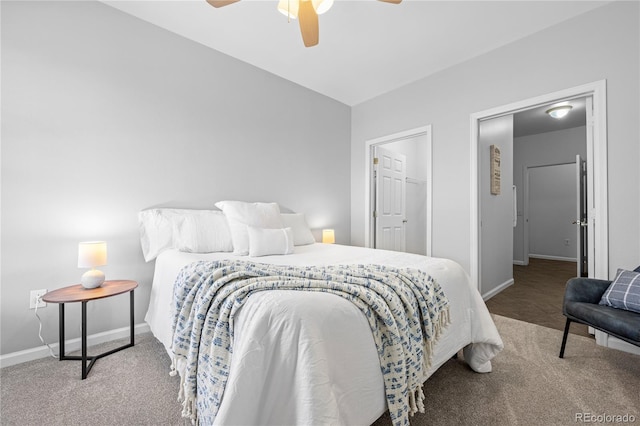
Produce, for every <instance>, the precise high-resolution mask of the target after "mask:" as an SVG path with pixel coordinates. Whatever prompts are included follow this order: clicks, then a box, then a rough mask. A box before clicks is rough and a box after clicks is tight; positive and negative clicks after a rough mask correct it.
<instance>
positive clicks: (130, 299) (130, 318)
mask: <svg viewBox="0 0 640 426" xmlns="http://www.w3.org/2000/svg"><path fill="white" fill-rule="evenodd" d="M133 305H134V303H133V290H131V292H129V330H130V333H131V339H130V340H131V346H133V345H134V334H135V333H134V327H135V324H134V315H133Z"/></svg>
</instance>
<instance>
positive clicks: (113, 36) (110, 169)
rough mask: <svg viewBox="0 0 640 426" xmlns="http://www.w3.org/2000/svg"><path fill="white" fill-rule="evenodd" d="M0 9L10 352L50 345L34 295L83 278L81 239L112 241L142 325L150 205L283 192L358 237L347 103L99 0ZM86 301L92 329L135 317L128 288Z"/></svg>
mask: <svg viewBox="0 0 640 426" xmlns="http://www.w3.org/2000/svg"><path fill="white" fill-rule="evenodd" d="M1 7H2V211H1V213H2V244H1V249H2V275H1V279H2V283H1V291H2V302H1V312H2V313H1V320H2V329H1V331H2V333H1V334H2V340H1V346H2V348H1V353H2V354H6V353H10V352H14V351H18V350H22V349H27V348H33V347H36V346H39V345H40V342H39V340H38V337H37V333H38V329H37V321H36V318H35V316H34V313H33V311H32V310H29V309H28V295H29V291H30V290H34V289H41V288H47V289H50V290H51V289H55V288H58V287H63V286H66V285H70V284H74V283H77V282H79V279H80V275H81V274H82V272H83V271H82V270H80V269H78V268H77V244H78V242H80V241H85V240H93V239H104V240H106V241H107V243H108V265H107V266H106V267H104V268H103V270H104V271H105V273H106V275H107V279H109V278H111V279H117V278H121V279H134V280H137V281H138V282H139V283H140V287H139V289H138V290H137V291H136V322H137V323H140V322H142V321H143V317H144V314H145V312H146V308H147V305H148V298H149V291H150V284H151V278H152V273H153V263H149V264H146V263H144V260H143V258H142V254H141V251H140V245H139V240H138V226H137V216H136V215H137V213H138V211H139V210H141V209H145V208H148V207H151V206H157V205H165V206H169V205H170V206H185V207H208V208H212V207H213V203H214V202H215V201H218V200H222V199H242V200H252V201H276V202H278V203H280V204H281V205H283V206H286V207H288V208H290V209H293V210H296V211H302V212H305V213H307V215H308V221H309V223H310V226H311V227H312V228H316V229H320V228H322V227H332V228H335V230H336V239H337V242H339V243H348V242H349V239H350V223H349V197H350V194H349V187H348V185H347V184H346V183H347V182H348V181H349V137H350V109H349V107H347V106H345V105H343V104H341V103H338V102H336V101H333V100H331V99H329V98H327V97H324V96H321V95H319V94H317V93H315V92H312V91H309V90H306V89H304V88H302V87H300V86H297V85H295V84H292V83H291V82H288V81H286V80H283V79H281V78H278V77H276V76H274V75H272V74H269V73H266V72H264V71H261V70H259V69H257V68H254V67H252V66H249V65H247V64H245V63H243V62H240V61H237V60H235V59H232V58H230V57H228V56H226V55H223V54H220V53H218V52H215V51H213V50H211V49H208V48H205V47H203V46H201V45H199V44H196V43H193V42H191V41H188V40H186V39H183V38H181V37H179V36H176V35H175V34H172V33H170V32H168V31H165V30H162V29H160V28H158V27H155V26H153V25H150V24H148V23H145V22H143V21H141V20H138V19H136V18H133V17H131V16H128V15H126V14H124V13H122V12H120V11H117V10H115V9H113V8H111V7H108V6H105V5H103V4H101V3H98V2H86V1H82V2H15V3H14V2H10V1H3V2H2V3H1ZM326 123H331V125H330V126H328V125H327V124H326ZM328 164H330V165H331V166H330V167H327V165H328ZM316 237H317V236H316ZM119 297H123V296H119ZM88 308H89V309H88V315H89V319H90V321H89V333H96V332H100V331H105V330H111V329H115V328H119V327H124V326H125V325H126V324H127V316H128V309H127V303H126V298H125V299H124V300H123V299H121V300H117V299H116V298H113V299H109V300H104V301H100V302H95V303H90V304H89V306H88ZM68 311H69V315H68V317H69V318H68V324H69V327H68V328H67V336H68V337H69V338H74V337H78V336H79V328H80V321H79V320H78V317H79V314H78V311H79V307H78V306H73V305H72V306H70V307H69V309H68ZM39 313H40V314H41V316H42V318H43V321H44V329H43V332H44V336H45V338H47V340H49V341H52V342H55V341H57V323H58V318H57V313H58V310H57V306H55V305H49V306H48V307H47V308H45V309H43V310H42V311H40V312H39Z"/></svg>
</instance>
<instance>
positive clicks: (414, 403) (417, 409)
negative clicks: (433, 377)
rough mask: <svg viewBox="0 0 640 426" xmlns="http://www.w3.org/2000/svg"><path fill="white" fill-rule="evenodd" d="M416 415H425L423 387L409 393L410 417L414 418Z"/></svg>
mask: <svg viewBox="0 0 640 426" xmlns="http://www.w3.org/2000/svg"><path fill="white" fill-rule="evenodd" d="M416 413H424V392H423V391H422V386H418V388H417V389H415V390H413V391H412V392H409V415H410V416H413V415H414V414H416Z"/></svg>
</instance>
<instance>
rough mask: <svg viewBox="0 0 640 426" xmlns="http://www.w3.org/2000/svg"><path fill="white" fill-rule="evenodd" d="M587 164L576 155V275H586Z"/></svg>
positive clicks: (587, 269)
mask: <svg viewBox="0 0 640 426" xmlns="http://www.w3.org/2000/svg"><path fill="white" fill-rule="evenodd" d="M586 179H587V164H586V162H585V161H584V160H583V159H582V158H581V157H580V155H576V195H577V197H576V198H577V203H576V220H575V221H574V222H573V224H574V225H576V249H577V253H576V259H577V262H576V263H577V265H578V267H577V275H576V276H578V277H586V276H587V275H588V271H589V268H588V259H587V253H588V251H587V226H588V222H587V185H586Z"/></svg>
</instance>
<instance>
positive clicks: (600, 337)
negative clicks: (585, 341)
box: [594, 330, 640, 355]
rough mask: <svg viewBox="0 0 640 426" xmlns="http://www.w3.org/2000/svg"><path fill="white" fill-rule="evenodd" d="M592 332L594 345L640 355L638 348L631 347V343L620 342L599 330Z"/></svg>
mask: <svg viewBox="0 0 640 426" xmlns="http://www.w3.org/2000/svg"><path fill="white" fill-rule="evenodd" d="M594 331H595V336H596V343H597V344H598V345H600V346H605V347H607V348H612V349H617V350H619V351H623V352H629V353H632V354H636V355H640V347H638V346H635V345H632V344H631V343H627V342H625V341H624V340H620V339H618V338H616V337H613V336H609V335H608V334H607V333H604V332H602V331H600V330H594Z"/></svg>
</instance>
